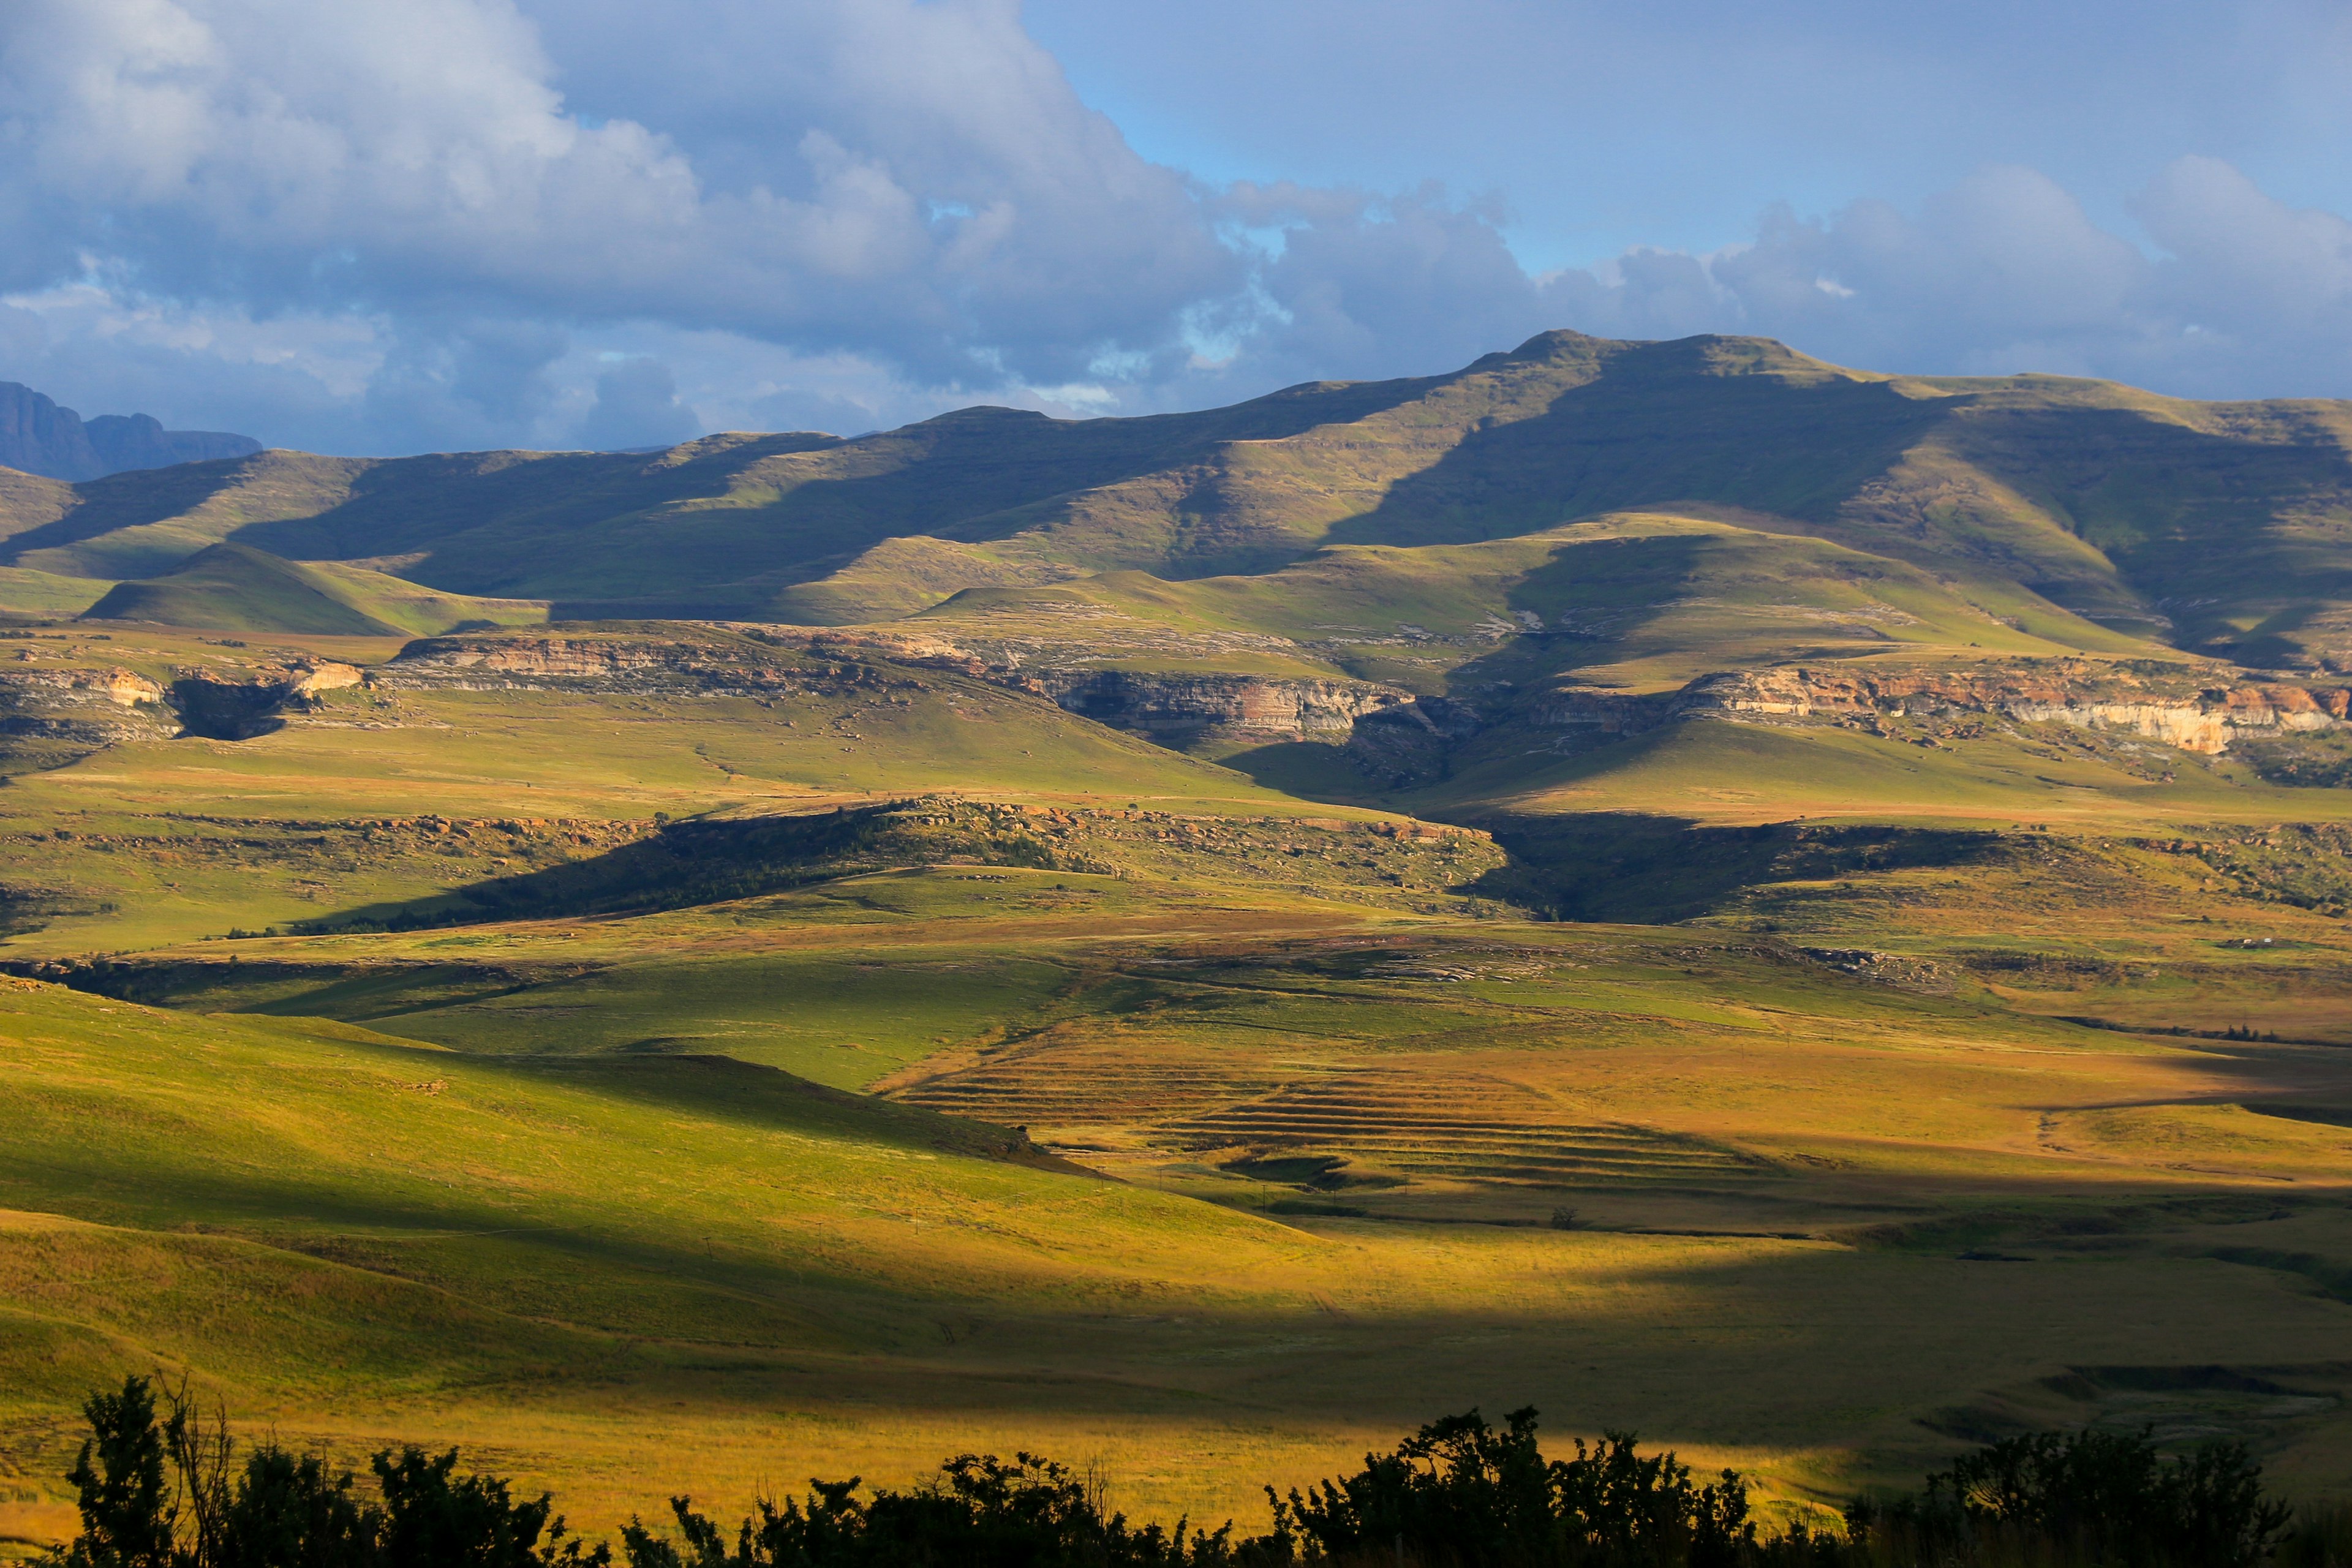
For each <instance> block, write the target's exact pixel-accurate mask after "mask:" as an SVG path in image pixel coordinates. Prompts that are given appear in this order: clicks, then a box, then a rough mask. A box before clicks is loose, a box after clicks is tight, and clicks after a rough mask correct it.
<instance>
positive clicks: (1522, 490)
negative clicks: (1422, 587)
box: [1329, 340, 1947, 545]
mask: <svg viewBox="0 0 2352 1568" xmlns="http://www.w3.org/2000/svg"><path fill="white" fill-rule="evenodd" d="M1703 346H1704V345H1703V343H1702V342H1701V341H1699V340H1685V341H1684V342H1667V343H1654V344H1646V345H1643V347H1642V348H1639V349H1636V350H1633V351H1632V352H1630V353H1624V354H1621V355H1619V356H1617V357H1616V358H1615V359H1614V360H1612V362H1611V363H1610V364H1609V366H1608V368H1607V369H1606V370H1605V371H1604V372H1603V374H1601V375H1600V376H1598V377H1596V378H1594V379H1593V380H1591V381H1589V382H1586V383H1584V384H1581V385H1579V386H1573V387H1570V388H1569V389H1568V390H1567V391H1565V392H1562V393H1561V394H1560V395H1559V396H1558V397H1556V398H1555V399H1553V401H1552V403H1551V405H1550V406H1549V408H1547V409H1546V410H1545V411H1544V412H1543V413H1542V414H1540V415H1538V416H1535V417H1533V418H1530V419H1522V420H1517V421H1515V422H1512V423H1509V424H1499V425H1494V426H1486V427H1484V428H1481V429H1478V430H1475V431H1473V432H1471V433H1470V434H1469V435H1468V436H1466V437H1465V438H1464V440H1463V441H1462V443H1461V444H1460V445H1459V446H1457V447H1454V449H1453V450H1452V451H1450V452H1448V453H1446V454H1445V456H1444V458H1440V459H1439V460H1438V461H1437V462H1435V463H1433V464H1432V465H1430V466H1429V467H1428V468H1424V469H1423V470H1422V471H1421V472H1419V473H1417V474H1413V475H1412V476H1410V477H1408V478H1406V479H1400V480H1398V481H1397V482H1396V483H1395V484H1394V485H1392V486H1391V487H1390V488H1389V490H1388V492H1387V494H1386V496H1385V497H1384V498H1383V499H1382V500H1381V504H1380V505H1379V506H1378V507H1376V508H1375V509H1373V510H1370V511H1369V512H1366V513H1364V514H1362V515H1361V516H1360V517H1355V518H1351V519H1349V521H1346V522H1344V523H1342V524H1340V525H1339V527H1337V528H1334V529H1333V530H1332V531H1331V533H1330V536H1329V542H1332V543H1347V544H1401V545H1419V544H1458V543H1466V542H1475V541H1478V540H1486V539H1496V538H1502V537H1507V536H1509V535H1513V534H1519V533H1528V532H1532V531H1536V530H1538V529H1543V528H1551V527H1556V526H1558V525H1559V524H1560V523H1562V522H1566V521H1570V519H1573V518H1577V517H1583V516H1589V515H1591V514H1592V513H1595V512H1601V511H1610V510H1618V509H1622V508H1626V507H1638V506H1644V505H1659V504H1663V503H1664V502H1667V501H1670V500H1716V501H1722V502H1726V503H1728V504H1733V505H1738V506H1743V507H1749V508H1755V509H1759V510H1769V511H1772V512H1775V513H1779V514H1781V515H1783V516H1788V517H1792V518H1819V519H1825V518H1827V517H1828V516H1829V515H1830V514H1831V513H1832V511H1833V510H1835V508H1836V507H1837V505H1838V504H1839V503H1840V502H1841V501H1843V500H1845V499H1846V498H1847V497H1848V496H1850V495H1851V494H1853V491H1854V490H1856V489H1860V488H1861V486H1862V485H1863V483H1864V481H1865V480H1867V479H1870V478H1871V477H1872V476H1873V475H1874V474H1878V473H1881V472H1883V471H1885V469H1886V468H1890V467H1892V466H1893V465H1894V464H1895V462H1896V461H1898V460H1899V458H1900V457H1901V455H1902V453H1903V451H1904V449H1905V448H1906V447H1909V446H1910V445H1911V444H1912V443H1914V442H1915V441H1916V440H1917V439H1918V438H1919V437H1920V435H1921V434H1922V433H1923V432H1924V431H1926V430H1927V428H1928V427H1930V426H1933V425H1935V424H1937V423H1938V422H1940V421H1941V420H1943V419H1944V418H1945V417H1946V416H1947V411H1946V410H1944V409H1943V408H1941V407H1939V406H1937V405H1936V404H1935V403H1933V402H1923V401H1921V400H1917V399H1912V398H1906V397H1904V396H1902V395H1899V394H1897V393H1895V392H1894V391H1893V390H1891V389H1890V388H1888V387H1886V386H1885V385H1884V384H1879V383H1870V382H1849V381H1843V380H1836V381H1824V382H1821V383H1817V384H1790V383H1787V382H1783V381H1780V380H1778V379H1775V378H1770V377H1765V376H1738V375H1729V376H1723V375H1708V374H1697V373H1696V370H1695V367H1694V365H1693V363H1692V360H1693V358H1694V356H1695V355H1696V354H1697V353H1700V352H1702V349H1703Z"/></svg>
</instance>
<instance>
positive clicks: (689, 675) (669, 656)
mask: <svg viewBox="0 0 2352 1568" xmlns="http://www.w3.org/2000/svg"><path fill="white" fill-rule="evenodd" d="M809 677H810V671H809V670H808V669H807V668H805V667H804V666H803V665H802V664H800V663H799V661H797V660H796V659H793V658H790V657H789V656H787V657H785V658H761V650H760V649H758V648H757V647H743V646H742V645H741V644H740V643H727V644H719V645H703V644H698V643H695V642H692V641H687V640H670V639H665V638H654V637H625V636H623V637H613V636H605V637H598V636H581V637H568V636H564V635H562V634H561V633H557V634H552V635H546V636H531V637H510V636H499V635H493V634H484V635H480V636H454V637H419V638H418V639H417V640H416V641H415V642H412V643H410V644H409V645H408V646H407V647H404V648H402V649H401V650H400V652H399V653H398V654H397V655H395V656H394V658H393V659H392V661H391V662H390V663H388V664H383V665H379V666H377V667H376V668H375V670H374V671H373V673H372V674H371V675H370V676H369V680H370V682H371V684H373V685H376V686H381V687H386V688H390V689H394V690H399V689H439V690H448V691H581V692H618V691H628V692H646V693H656V692H660V693H668V694H672V695H695V696H707V697H725V696H748V697H764V696H773V695H775V694H777V693H779V692H783V691H793V690H799V689H803V688H804V687H805V686H806V685H807V684H808V681H809Z"/></svg>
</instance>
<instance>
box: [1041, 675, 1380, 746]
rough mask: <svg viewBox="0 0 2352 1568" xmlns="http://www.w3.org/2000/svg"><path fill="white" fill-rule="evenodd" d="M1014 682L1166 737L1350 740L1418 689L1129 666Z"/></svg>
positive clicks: (1086, 713) (1077, 709)
mask: <svg viewBox="0 0 2352 1568" xmlns="http://www.w3.org/2000/svg"><path fill="white" fill-rule="evenodd" d="M1013 683H1014V684H1019V685H1024V686H1026V687H1028V688H1029V689H1032V690H1035V691H1039V692H1042V693H1043V694H1044V695H1045V696H1048V697H1051V698H1052V699H1053V700H1055V702H1056V703H1057V704H1059V705H1060V706H1061V707H1063V708H1064V709H1066V710H1068V711H1070V712H1072V713H1076V714H1079V715H1081V716H1082V717H1085V718H1087V719H1092V720H1094V721H1096V722H1097V723H1101V724H1108V725H1110V726H1111V727H1112V728H1113V729H1118V730H1132V731H1137V732H1139V733H1140V734H1146V735H1150V736H1153V737H1155V738H1157V739H1162V740H1171V741H1177V740H1191V739H1196V738H1200V737H1203V736H1207V735H1212V734H1213V735H1218V736H1230V737H1232V738H1234V739H1237V740H1262V741H1334V742H1344V741H1346V740H1348V739H1349V737H1350V736H1352V735H1353V734H1354V733H1355V730H1356V722H1357V721H1358V720H1360V719H1363V718H1365V717H1367V716H1369V715H1370V714H1373V713H1378V712H1381V711H1383V710H1388V709H1392V708H1402V707H1405V706H1407V705H1409V704H1411V703H1412V700H1413V699H1412V693H1411V692H1409V691H1404V690H1401V689H1398V688H1396V687H1392V686H1376V685H1373V684H1371V683H1370V682H1369V681H1349V680H1296V679H1280V678H1276V677H1270V676H1255V675H1170V674H1161V673H1147V672H1139V671H1132V670H1123V669H1098V670H1085V671H1054V672H1050V673H1045V674H1041V675H1034V676H1030V677H1027V678H1026V679H1014V680H1013Z"/></svg>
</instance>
